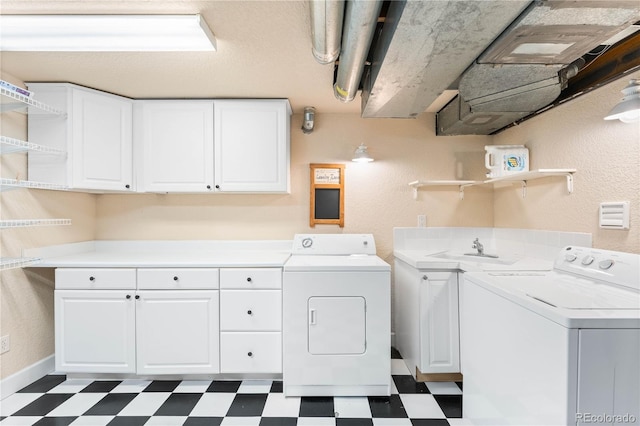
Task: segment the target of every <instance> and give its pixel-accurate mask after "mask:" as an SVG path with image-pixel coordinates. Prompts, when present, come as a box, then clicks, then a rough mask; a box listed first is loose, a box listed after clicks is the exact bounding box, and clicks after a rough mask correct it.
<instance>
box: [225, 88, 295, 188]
mask: <svg viewBox="0 0 640 426" xmlns="http://www.w3.org/2000/svg"><path fill="white" fill-rule="evenodd" d="M214 105H215V108H214V117H215V124H214V130H215V181H216V182H215V183H216V189H217V190H219V191H223V192H285V193H286V192H289V155H290V154H289V152H290V151H289V138H290V134H289V132H290V116H291V108H290V106H289V102H288V101H287V100H286V99H266V100H250V99H247V100H244V99H243V100H216V101H214Z"/></svg>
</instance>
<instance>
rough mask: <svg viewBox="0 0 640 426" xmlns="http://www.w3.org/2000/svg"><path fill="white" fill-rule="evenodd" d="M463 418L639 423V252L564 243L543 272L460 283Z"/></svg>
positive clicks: (477, 275)
mask: <svg viewBox="0 0 640 426" xmlns="http://www.w3.org/2000/svg"><path fill="white" fill-rule="evenodd" d="M462 293H463V299H462V306H461V323H462V339H461V343H462V347H461V353H462V374H463V376H464V399H463V413H462V414H463V417H464V418H466V419H468V420H469V421H471V422H472V423H473V424H484V425H492V426H495V425H503V424H508V425H536V426H542V425H583V424H585V425H586V424H594V423H595V424H608V425H611V424H637V423H636V422H640V256H639V255H637V254H631V253H621V252H614V251H607V250H598V249H593V248H586V247H566V248H565V249H563V250H562V251H561V252H560V253H559V254H558V256H557V257H556V260H555V263H554V269H553V270H552V271H546V272H534V271H531V272H524V271H521V272H497V271H496V272H471V273H467V274H465V278H464V284H463V286H462Z"/></svg>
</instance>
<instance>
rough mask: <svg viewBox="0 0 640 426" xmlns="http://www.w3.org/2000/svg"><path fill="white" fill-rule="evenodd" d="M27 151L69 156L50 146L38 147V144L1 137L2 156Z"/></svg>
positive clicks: (0, 152) (0, 148)
mask: <svg viewBox="0 0 640 426" xmlns="http://www.w3.org/2000/svg"><path fill="white" fill-rule="evenodd" d="M25 151H38V152H44V153H47V154H54V155H66V154H67V153H66V152H65V151H63V150H60V149H55V148H50V147H48V146H44V145H38V144H36V143H31V142H27V141H23V140H20V139H14V138H10V137H7V136H0V154H11V153H14V152H25Z"/></svg>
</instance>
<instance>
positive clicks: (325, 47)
mask: <svg viewBox="0 0 640 426" xmlns="http://www.w3.org/2000/svg"><path fill="white" fill-rule="evenodd" d="M309 6H310V14H311V42H312V52H313V56H314V57H315V58H316V60H317V61H318V62H320V63H321V64H330V63H332V62H334V61H335V60H336V59H337V58H338V55H339V54H340V40H341V38H342V21H343V18H344V0H311V1H310V4H309Z"/></svg>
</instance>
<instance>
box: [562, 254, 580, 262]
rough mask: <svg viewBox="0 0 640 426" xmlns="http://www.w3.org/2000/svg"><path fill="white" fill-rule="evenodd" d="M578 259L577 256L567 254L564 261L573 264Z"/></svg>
mask: <svg viewBox="0 0 640 426" xmlns="http://www.w3.org/2000/svg"><path fill="white" fill-rule="evenodd" d="M577 258H578V256H576V255H575V254H573V253H567V254H565V255H564V260H566V261H567V262H573V261H574V260H576V259H577Z"/></svg>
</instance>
